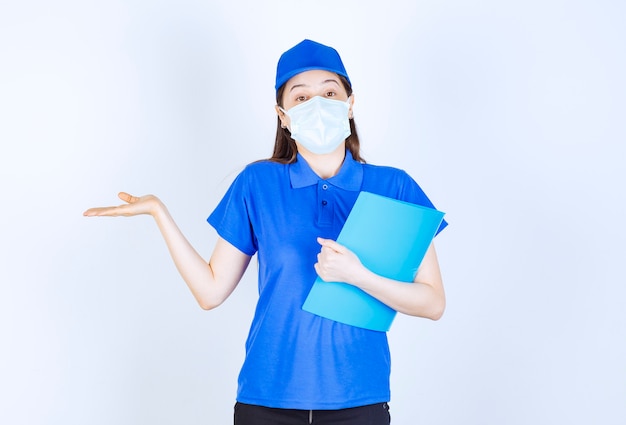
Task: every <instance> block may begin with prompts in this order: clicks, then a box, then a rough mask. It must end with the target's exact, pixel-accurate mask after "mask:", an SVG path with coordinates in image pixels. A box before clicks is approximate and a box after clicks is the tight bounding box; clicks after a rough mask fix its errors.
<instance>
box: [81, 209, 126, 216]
mask: <svg viewBox="0 0 626 425" xmlns="http://www.w3.org/2000/svg"><path fill="white" fill-rule="evenodd" d="M83 215H84V216H85V217H97V216H105V215H109V216H113V215H119V212H118V207H97V208H89V209H88V210H87V211H85V212H84V213H83Z"/></svg>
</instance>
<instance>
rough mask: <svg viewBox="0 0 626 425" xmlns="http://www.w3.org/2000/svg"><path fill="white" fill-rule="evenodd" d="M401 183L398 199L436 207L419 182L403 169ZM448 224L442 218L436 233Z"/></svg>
mask: <svg viewBox="0 0 626 425" xmlns="http://www.w3.org/2000/svg"><path fill="white" fill-rule="evenodd" d="M401 175H402V180H403V183H402V184H401V185H400V187H401V189H400V199H402V200H403V201H406V202H411V203H413V204H417V205H422V206H424V207H428V208H433V209H437V208H436V207H435V205H434V204H433V203H432V202H431V200H430V199H429V198H428V196H427V195H426V193H425V192H424V191H423V190H422V188H421V187H420V185H419V184H417V182H416V181H415V180H413V178H412V177H411V176H410V175H409V174H408V173H406V172H405V171H402V172H401ZM447 226H448V222H447V221H446V220H445V219H444V220H442V221H441V224H440V225H439V229H437V233H436V234H435V235H438V234H439V232H441V231H442V230H443V229H445V228H446V227H447Z"/></svg>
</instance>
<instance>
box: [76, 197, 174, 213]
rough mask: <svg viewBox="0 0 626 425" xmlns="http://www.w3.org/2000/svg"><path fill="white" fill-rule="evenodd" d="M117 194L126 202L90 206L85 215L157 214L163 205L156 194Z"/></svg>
mask: <svg viewBox="0 0 626 425" xmlns="http://www.w3.org/2000/svg"><path fill="white" fill-rule="evenodd" d="M117 196H118V197H119V198H120V199H121V200H122V201H124V202H126V203H125V204H122V205H118V206H116V207H97V208H89V209H88V210H87V211H85V212H84V213H83V215H84V216H86V217H118V216H124V217H131V216H133V215H139V214H149V215H151V216H155V215H156V213H157V211H158V210H159V208H162V207H163V204H162V203H161V200H160V199H159V198H157V197H156V196H154V195H144V196H139V197H137V196H133V195H130V194H128V193H126V192H120V193H118V195H117Z"/></svg>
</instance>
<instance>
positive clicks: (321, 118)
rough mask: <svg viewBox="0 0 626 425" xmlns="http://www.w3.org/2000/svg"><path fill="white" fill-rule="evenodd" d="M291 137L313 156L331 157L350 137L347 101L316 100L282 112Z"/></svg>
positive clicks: (315, 98) (348, 102)
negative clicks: (285, 116)
mask: <svg viewBox="0 0 626 425" xmlns="http://www.w3.org/2000/svg"><path fill="white" fill-rule="evenodd" d="M280 109H281V111H283V112H284V113H285V114H287V116H288V117H289V119H290V121H291V123H290V128H289V131H290V132H291V137H292V138H293V139H294V140H297V141H298V143H300V144H301V145H302V146H304V147H305V148H306V149H307V150H309V151H311V152H313V153H315V154H319V155H321V154H325V153H330V152H332V151H334V150H335V149H337V147H338V146H339V145H340V144H341V142H343V141H344V140H346V138H347V137H348V136H349V135H350V121H349V120H348V112H349V110H350V101H349V100H347V101H345V102H344V101H341V100H333V99H326V98H323V97H320V96H315V97H314V98H312V99H311V100H308V101H306V102H304V103H301V104H300V105H297V106H294V107H293V108H291V109H289V111H285V110H284V109H282V108H280Z"/></svg>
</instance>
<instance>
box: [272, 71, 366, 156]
mask: <svg viewBox="0 0 626 425" xmlns="http://www.w3.org/2000/svg"><path fill="white" fill-rule="evenodd" d="M338 77H339V79H340V80H341V83H342V84H343V86H344V88H345V89H346V92H347V93H348V97H349V96H350V95H352V87H351V86H350V83H349V82H348V80H346V79H345V78H344V77H342V76H341V75H338ZM284 92H285V84H283V85H282V86H281V87H280V88H279V89H278V90H277V91H276V104H277V105H278V106H280V107H282V106H283V100H282V99H283V93H284ZM276 120H277V124H276V141H275V142H274V152H273V153H272V157H271V158H270V161H274V162H280V163H281V164H292V163H294V162H296V155H297V154H298V149H297V147H296V141H295V140H293V139H292V138H291V133H290V132H289V129H287V128H282V127H281V123H280V118H279V117H277V118H276ZM349 121H350V135H349V136H348V137H347V138H346V149H348V150H349V151H350V153H351V154H352V158H354V160H355V161H358V162H362V163H365V159H363V158H362V157H361V143H360V142H359V135H358V133H357V131H356V124H355V122H354V118H350V120H349Z"/></svg>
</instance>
